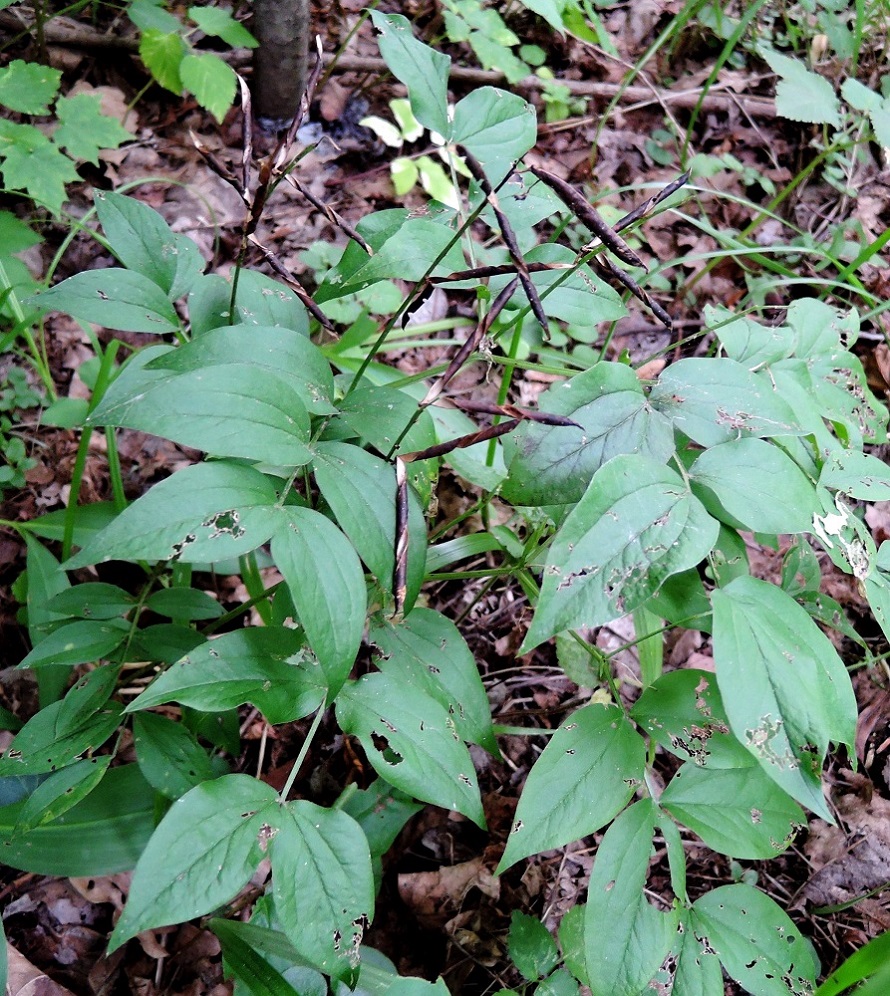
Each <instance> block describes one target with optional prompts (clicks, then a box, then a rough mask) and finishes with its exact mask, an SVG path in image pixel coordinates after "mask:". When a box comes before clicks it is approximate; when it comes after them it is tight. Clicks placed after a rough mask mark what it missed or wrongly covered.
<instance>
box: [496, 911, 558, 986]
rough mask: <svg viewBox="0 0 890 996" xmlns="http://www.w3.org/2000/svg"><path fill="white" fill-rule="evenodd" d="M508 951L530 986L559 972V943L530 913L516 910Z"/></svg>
mask: <svg viewBox="0 0 890 996" xmlns="http://www.w3.org/2000/svg"><path fill="white" fill-rule="evenodd" d="M507 949H508V952H509V954H510V957H511V959H512V960H513V964H514V965H515V966H516V967H517V968H518V969H519V971H520V972H521V973H522V975H523V977H524V978H526V979H528V981H529V982H537V981H538V979H541V978H543V977H544V976H545V975H549V974H550V972H552V971H553V969H554V968H556V963H557V961H559V952H558V951H557V950H556V941H554V940H553V938H552V937H551V936H550V931H549V930H548V929H547V928H546V927H545V926H544V924H543V923H541V921H540V920H539V919H538V918H537V917H533V916H529V915H528V914H527V913H521V912H520V911H519V910H513V913H512V915H511V917H510V933H509V934H508V935H507Z"/></svg>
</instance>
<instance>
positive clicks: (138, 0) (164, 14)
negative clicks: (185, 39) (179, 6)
mask: <svg viewBox="0 0 890 996" xmlns="http://www.w3.org/2000/svg"><path fill="white" fill-rule="evenodd" d="M127 17H129V18H130V20H131V21H132V22H133V23H134V24H135V25H136V27H137V28H141V29H142V31H143V32H145V31H149V30H152V31H159V32H162V33H163V34H177V33H179V32H181V31H182V30H183V25H182V22H181V21H180V20H179V18H177V17H175V16H174V15H173V14H170V13H169V12H168V11H166V10H164V7H163V4H162V3H161V2H160V0H130V4H129V6H128V7H127Z"/></svg>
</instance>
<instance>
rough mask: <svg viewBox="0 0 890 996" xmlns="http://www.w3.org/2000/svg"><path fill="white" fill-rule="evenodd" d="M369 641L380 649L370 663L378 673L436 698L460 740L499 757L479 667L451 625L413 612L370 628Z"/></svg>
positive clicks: (434, 615) (427, 611)
mask: <svg viewBox="0 0 890 996" xmlns="http://www.w3.org/2000/svg"><path fill="white" fill-rule="evenodd" d="M368 639H369V640H370V642H371V643H372V644H374V645H375V646H376V647H378V648H379V650H380V655H379V656H375V658H374V663H375V664H376V665H377V667H379V668H380V670H381V671H383V672H384V673H385V674H392V675H394V676H396V677H398V678H399V679H400V680H402V681H404V682H407V683H410V684H413V685H414V686H415V687H417V688H420V689H421V690H422V691H424V692H426V694H428V695H430V696H431V697H432V698H434V699H436V701H437V702H439V703H440V704H441V705H442V706H444V708H445V709H446V710H447V711H448V714H449V716H451V717H452V719H453V720H454V725H455V727H456V728H457V731H458V733H459V734H460V735H461V738H462V739H463V740H468V741H469V742H470V743H474V744H479V745H481V746H483V747H485V749H486V750H487V751H489V752H490V753H492V754H494V755H495V756H497V755H498V754H499V751H498V746H497V742H496V741H495V739H494V732H493V730H492V726H491V707H490V706H489V704H488V696H487V695H486V693H485V688H484V686H483V684H482V679H481V678H480V677H479V669H478V667H477V666H476V661H475V660H474V658H473V654H472V652H471V651H470V648H469V647H468V646H467V643H466V641H465V640H464V638H463V637H462V636H461V634H460V632H459V630H458V628H457V627H456V626H455V625H454V623H453V622H451V621H450V620H449V619H446V618H445V616H443V615H442V614H441V613H440V612H436V611H435V610H434V609H427V608H416V609H414V611H413V612H411V614H410V615H409V616H408V617H407V618H406V619H404V620H403V621H402V622H401V623H399V624H398V625H392V624H390V623H379V624H376V625H374V624H372V626H371V629H370V632H369V634H368Z"/></svg>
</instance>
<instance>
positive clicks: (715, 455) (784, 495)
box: [689, 437, 819, 534]
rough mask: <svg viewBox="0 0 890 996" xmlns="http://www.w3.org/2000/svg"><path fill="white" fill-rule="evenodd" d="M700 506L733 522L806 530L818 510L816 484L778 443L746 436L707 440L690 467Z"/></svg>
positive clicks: (767, 529) (763, 529) (770, 529)
mask: <svg viewBox="0 0 890 996" xmlns="http://www.w3.org/2000/svg"><path fill="white" fill-rule="evenodd" d="M689 476H690V478H691V479H692V489H693V491H694V492H695V494H696V495H698V497H699V498H700V499H701V501H702V503H703V504H704V506H705V508H707V509H708V511H709V512H710V513H711V514H712V515H713V516H714V517H715V518H718V519H721V520H722V521H725V522H728V523H729V524H730V525H732V526H735V527H736V528H742V529H750V530H751V531H752V532H758V533H775V534H778V533H806V532H811V531H812V528H813V516H814V515H815V514H816V512H817V511H818V510H819V504H818V502H817V500H816V489H815V487H814V486H813V483H812V481H810V479H809V478H808V477H807V476H806V474H804V472H803V471H802V470H801V469H800V467H798V466H797V464H796V463H795V462H794V461H793V460H792V459H791V458H790V457H789V456H788V455H787V454H785V453H783V452H782V450H780V449H779V448H778V447H777V446H774V445H772V444H771V443H768V442H766V441H765V440H763V439H757V438H754V437H745V438H742V439H733V440H730V442H728V443H720V444H718V445H717V446H711V447H710V448H709V449H707V450H705V452H704V453H702V454H701V456H699V457H698V458H697V459H696V460H695V462H694V463H693V464H692V466H691V467H690V468H689Z"/></svg>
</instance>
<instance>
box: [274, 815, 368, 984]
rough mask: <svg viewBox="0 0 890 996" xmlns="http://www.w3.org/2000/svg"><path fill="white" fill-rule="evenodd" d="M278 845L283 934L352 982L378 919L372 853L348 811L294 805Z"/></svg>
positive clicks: (277, 883)
mask: <svg viewBox="0 0 890 996" xmlns="http://www.w3.org/2000/svg"><path fill="white" fill-rule="evenodd" d="M277 830H278V833H277V834H276V835H275V838H274V840H273V841H272V849H271V857H272V890H273V895H274V897H275V912H276V913H277V914H278V917H279V918H280V920H281V925H282V928H283V930H284V933H285V934H286V935H287V937H288V938H289V939H290V941H291V943H292V944H293V945H294V947H295V948H296V949H297V950H298V951H299V952H300V954H301V955H302V956H303V957H304V958H306V959H307V960H308V961H310V962H311V963H312V964H313V965H314V966H316V967H317V968H318V969H319V970H320V971H322V972H324V973H325V974H326V975H330V976H332V977H333V978H335V979H339V980H341V981H343V982H346V983H347V985H351V984H354V983H355V981H356V979H357V977H358V964H359V947H360V945H361V942H362V936H363V934H364V931H365V928H366V927H367V925H368V924H369V923H370V922H371V918H372V917H373V915H374V877H373V874H372V872H371V855H370V852H369V851H368V842H367V840H366V839H365V835H364V833H362V829H361V827H360V826H359V825H358V824H357V823H356V822H355V820H353V819H352V817H351V816H348V815H347V814H346V813H344V812H342V811H340V810H336V809H322V808H321V807H320V806H316V805H315V804H314V803H312V802H308V801H306V800H298V801H297V802H291V803H288V804H287V805H286V806H285V807H284V809H283V811H282V813H281V818H280V820H279V823H278V826H277Z"/></svg>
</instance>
